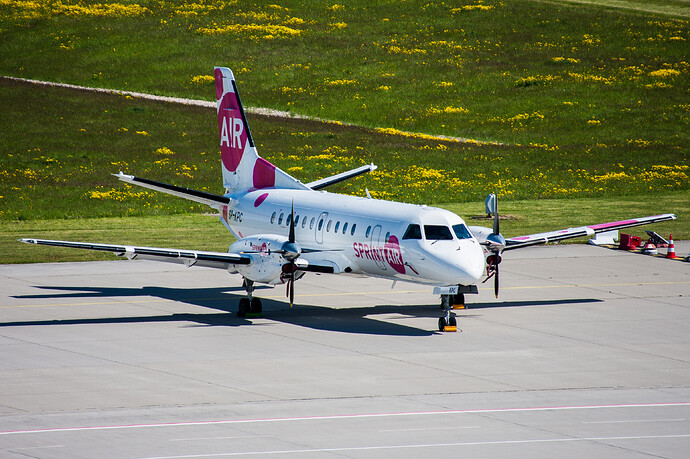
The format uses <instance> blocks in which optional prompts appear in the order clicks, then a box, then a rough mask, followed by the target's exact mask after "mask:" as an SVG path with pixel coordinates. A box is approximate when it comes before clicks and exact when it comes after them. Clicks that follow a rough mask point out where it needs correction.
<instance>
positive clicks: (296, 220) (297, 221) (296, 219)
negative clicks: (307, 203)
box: [295, 215, 299, 226]
mask: <svg viewBox="0 0 690 459" xmlns="http://www.w3.org/2000/svg"><path fill="white" fill-rule="evenodd" d="M298 223H299V215H295V226H297V224H298Z"/></svg>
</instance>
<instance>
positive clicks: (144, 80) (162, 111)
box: [0, 0, 690, 261]
mask: <svg viewBox="0 0 690 459" xmlns="http://www.w3.org/2000/svg"><path fill="white" fill-rule="evenodd" d="M591 3H592V2H589V1H587V0H580V1H567V0H563V1H549V2H542V1H531V0H525V1H503V2H498V1H483V2H480V1H461V2H454V3H449V4H448V5H446V4H443V3H429V2H413V1H398V2H381V3H371V2H363V1H361V2H359V1H355V2H348V3H347V4H342V5H341V4H337V3H321V2H296V1H285V2H281V3H280V4H273V5H266V4H264V3H262V2H220V1H198V2H194V3H188V2H167V1H163V0H157V1H140V2H136V3H135V2H125V1H122V2H108V3H102V2H101V3H90V2H81V3H77V2H69V1H62V0H51V1H47V2H27V1H12V0H0V56H2V59H0V73H1V74H6V75H13V76H20V77H26V78H33V79H43V80H50V81H62V82H68V83H74V84H81V85H86V86H94V87H109V88H116V89H124V90H133V91H143V92H152V93H158V94H163V95H172V96H183V97H190V98H198V99H206V100H212V99H213V86H212V82H211V79H210V76H211V73H212V67H213V65H224V66H229V67H231V68H232V69H233V70H234V71H235V74H236V76H237V78H238V83H239V87H240V92H241V94H242V98H243V101H244V102H245V103H246V104H248V105H251V106H263V107H270V108H276V109H280V110H286V111H291V112H294V113H299V114H304V115H310V116H316V117H321V118H326V119H333V120H340V121H342V122H346V123H354V124H355V125H357V126H361V127H357V126H348V125H341V124H337V123H326V124H323V123H316V122H313V121H308V120H298V119H287V120H286V119H278V118H271V117H265V116H258V115H253V116H251V119H250V123H251V127H252V132H253V134H254V138H255V139H256V140H257V142H258V147H259V152H260V154H262V156H264V157H266V158H267V159H268V160H270V161H272V162H274V163H275V164H276V165H278V166H279V167H281V168H282V169H284V170H286V171H288V172H289V173H291V174H293V175H295V176H296V177H297V178H299V179H301V180H303V181H311V180H315V179H317V178H321V177H324V176H328V175H332V174H334V173H337V172H340V171H343V170H346V169H349V168H351V167H356V166H358V165H360V164H365V163H369V162H374V163H375V164H377V165H378V166H379V170H377V171H376V172H375V173H373V174H369V175H367V176H365V177H362V178H359V179H356V180H354V181H351V182H349V183H345V184H343V185H340V186H338V187H337V188H334V189H333V190H332V191H337V192H343V193H349V194H357V195H364V193H365V189H366V188H368V189H369V190H370V191H371V193H372V195H373V196H375V197H378V198H383V199H395V200H403V201H407V202H414V203H428V204H440V205H443V206H445V207H448V208H451V209H452V210H454V211H457V212H458V213H459V214H460V215H464V216H467V215H475V214H478V213H480V211H481V209H482V201H483V199H484V197H485V196H486V194H488V193H489V192H497V193H498V195H499V196H500V198H501V211H502V212H505V213H510V214H516V215H517V216H518V217H519V218H518V220H515V221H510V222H507V223H506V224H505V225H504V226H503V227H502V229H503V230H504V232H505V233H506V235H509V236H510V235H516V234H521V233H528V232H535V231H541V230H547V229H555V228H560V227H566V226H573V225H580V224H584V223H595V222H599V221H606V220H613V219H618V218H623V217H627V216H632V215H635V216H638V215H642V214H653V213H659V212H675V213H677V214H679V215H680V219H679V221H676V222H673V223H669V224H668V226H666V225H660V227H661V228H662V230H663V231H664V232H667V228H668V229H669V231H673V232H674V233H676V234H675V235H676V237H677V238H678V237H685V238H687V237H690V225H688V222H687V219H686V217H685V215H687V212H688V210H689V209H688V202H690V191H689V190H690V181H689V180H688V173H689V172H688V167H689V165H688V154H687V153H688V144H689V141H690V134H688V133H689V132H690V126H688V124H689V120H690V115H689V112H690V104H688V90H689V89H688V88H689V87H690V84H689V83H690V78H689V73H690V63H689V62H690V56H689V55H688V54H689V53H688V50H689V49H690V48H689V47H688V44H687V42H688V40H690V28H689V27H688V22H687V18H688V17H689V16H690V14H689V13H688V8H687V5H688V2H685V1H681V0H675V1H674V0H657V1H649V2H647V1H641V0H627V1H625V0H608V1H605V2H603V3H602V4H601V5H592V4H591ZM152 43H155V46H152V45H151V44H152ZM0 107H2V108H1V109H0V126H2V127H0V146H1V147H2V148H1V151H0V158H2V165H3V167H2V170H1V171H0V221H1V222H2V226H3V228H4V229H3V233H2V234H3V235H2V236H1V237H0V240H2V241H3V242H2V246H3V249H4V251H5V252H6V253H8V252H9V253H11V255H12V256H13V255H14V254H15V253H16V254H20V252H22V251H23V250H24V249H23V248H22V249H18V248H16V245H17V244H15V243H11V244H10V243H9V241H10V239H11V238H13V237H14V236H15V235H16V234H17V231H15V229H16V230H18V232H23V231H29V233H24V234H22V235H35V234H34V233H33V232H32V231H38V232H40V233H41V234H43V233H42V232H43V231H44V230H47V229H50V232H51V234H58V233H53V232H54V231H56V229H57V227H65V231H66V233H60V234H64V235H65V237H64V238H68V236H69V238H73V237H72V234H74V233H70V231H72V230H71V229H70V228H72V225H74V228H75V229H89V228H90V230H91V231H93V232H92V233H89V234H86V233H85V234H84V236H88V237H91V236H93V237H95V238H96V239H91V240H101V239H100V237H99V236H100V234H106V233H99V232H100V231H103V230H106V231H107V228H111V225H114V227H112V230H113V232H112V233H107V234H111V235H113V236H116V235H117V234H122V235H123V236H126V235H128V234H129V235H132V236H134V235H136V236H137V237H139V236H141V237H142V240H139V239H138V240H137V241H123V242H132V243H134V242H136V243H138V244H151V245H153V244H158V245H160V244H163V245H175V244H174V242H175V241H176V240H178V239H175V238H176V237H177V236H176V235H175V231H176V230H175V229H174V228H176V227H178V226H181V227H182V228H187V227H189V228H191V229H190V230H189V232H190V233H200V232H199V231H196V230H195V228H197V226H196V225H199V224H201V225H206V223H191V220H192V219H194V218H195V217H194V216H185V215H184V214H187V213H190V212H192V213H196V214H198V213H200V212H206V211H207V209H206V208H204V207H203V206H199V205H196V204H193V203H191V204H190V203H189V202H186V201H183V200H180V199H175V198H170V197H166V196H161V195H159V194H156V193H152V192H149V191H147V190H144V189H136V188H130V187H128V186H126V185H124V184H120V183H119V182H117V180H116V179H114V178H113V177H111V176H110V175H109V174H110V173H113V172H117V171H119V170H122V171H124V172H128V173H133V174H136V175H140V176H144V177H149V178H152V179H155V180H161V181H166V182H170V183H175V184H178V185H181V186H187V187H192V188H196V189H202V190H206V191H209V192H220V191H221V190H220V180H219V176H220V172H219V169H220V167H219V161H218V148H217V133H216V121H215V115H214V112H213V110H210V109H203V108H195V107H188V106H177V105H173V104H168V103H156V102H150V101H143V100H140V99H131V98H127V97H124V96H112V95H103V94H87V93H83V92H79V91H72V90H66V89H57V88H46V87H37V86H33V85H27V84H19V83H14V82H8V81H7V80H0ZM400 131H407V132H418V133H420V135H411V134H401V132H400ZM423 134H434V135H437V134H440V135H450V136H457V137H465V138H473V139H476V140H478V141H477V142H466V143H461V142H453V141H440V140H438V139H435V138H430V137H428V136H426V135H423ZM124 217H128V218H126V219H125V220H121V219H123V218H124ZM167 218H170V219H173V220H169V221H166V219H167ZM176 218H179V219H180V220H174V219H176ZM196 218H201V220H202V221H204V222H207V221H208V219H206V218H205V217H196ZM64 219H74V220H64ZM101 219H105V220H101ZM211 221H212V223H211V225H213V226H214V227H215V226H219V225H218V223H217V222H216V221H215V220H214V219H211ZM112 222H116V223H112ZM156 222H159V223H160V226H156V225H158V223H156ZM169 224H171V225H172V226H173V227H174V228H173V229H171V230H170V234H169V236H170V237H169V238H165V237H164V238H163V241H165V240H168V241H170V242H168V243H165V242H148V241H150V240H151V239H153V240H154V241H155V240H156V237H155V236H152V237H146V236H145V235H143V234H140V233H138V232H136V230H134V228H137V227H139V226H152V227H156V228H158V229H157V234H165V231H166V230H165V228H166V226H167V225H169ZM32 225H33V226H32ZM123 225H124V226H123ZM190 225H191V226H190ZM204 227H205V226H204ZM124 228H129V229H127V230H125V229H124ZM19 230H21V231H19ZM662 230H660V232H662ZM118 231H121V232H120V233H118ZM214 231H215V230H214ZM219 231H221V232H222V229H220V228H219ZM208 234H215V233H211V232H210V233H208ZM38 236H40V234H38ZM76 236H79V234H78V233H77V234H76ZM56 237H57V236H56ZM59 237H62V236H59ZM217 237H218V238H220V242H218V244H220V245H221V247H218V248H216V250H224V249H225V248H226V247H227V244H228V241H226V240H225V239H224V238H225V236H224V235H218V236H217ZM108 240H109V241H111V239H108ZM112 242H115V241H112ZM188 242H189V243H190V244H197V245H192V247H199V248H204V247H205V246H204V247H201V246H202V245H204V244H206V243H209V244H212V243H213V242H211V241H206V242H204V241H203V238H202V240H200V241H197V240H189V241H188ZM6 243H7V244H8V245H7V246H6V245H5V244H6ZM28 248H29V249H32V248H31V247H28ZM33 250H37V248H33ZM57 256H58V257H60V255H57ZM69 256H71V255H69ZM77 256H82V255H77ZM12 259H14V260H16V261H27V259H26V258H22V256H21V255H17V257H16V258H12ZM59 259H64V258H59Z"/></svg>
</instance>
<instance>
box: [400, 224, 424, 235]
mask: <svg viewBox="0 0 690 459" xmlns="http://www.w3.org/2000/svg"><path fill="white" fill-rule="evenodd" d="M421 238H422V229H421V228H420V227H419V225H414V224H413V225H410V226H408V227H407V230H406V231H405V235H404V236H403V239H421Z"/></svg>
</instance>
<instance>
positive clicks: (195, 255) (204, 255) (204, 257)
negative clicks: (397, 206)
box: [19, 239, 252, 269]
mask: <svg viewBox="0 0 690 459" xmlns="http://www.w3.org/2000/svg"><path fill="white" fill-rule="evenodd" d="M19 241H20V242H25V243H27V244H37V245H50V246H53V247H68V248H72V249H86V250H98V251H101V252H111V253H114V254H115V255H117V256H120V257H127V258H128V259H130V260H134V259H137V260H154V261H164V262H168V263H181V264H185V265H187V266H204V267H207V268H220V269H228V267H230V266H234V265H248V264H250V263H251V261H252V258H251V256H248V255H240V254H236V253H225V252H205V251H199V250H181V249H163V248H158V247H135V246H129V245H117V244H94V243H91V242H71V241H51V240H48V239H19Z"/></svg>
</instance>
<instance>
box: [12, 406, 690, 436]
mask: <svg viewBox="0 0 690 459" xmlns="http://www.w3.org/2000/svg"><path fill="white" fill-rule="evenodd" d="M684 406H690V402H661V403H625V404H602V405H570V406H568V405H566V406H536V407H522V408H478V409H467V410H437V411H403V412H393V413H367V414H335V415H323V416H295V417H283V418H255V419H220V420H214V421H180V422H161V423H151V424H113V425H102V426H84V427H55V428H48V429H31V430H7V431H0V436H7V435H22V434H37V433H51V432H85V431H99V430H122V429H147V428H165V427H194V426H205V425H231V424H258V423H281V422H303V421H329V420H356V419H371V418H394V417H413V416H445V415H458V414H489V413H526V412H545V411H578V410H597V409H625V408H664V407H666V408H668V407H684ZM684 436H687V437H690V434H688V435H684Z"/></svg>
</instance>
